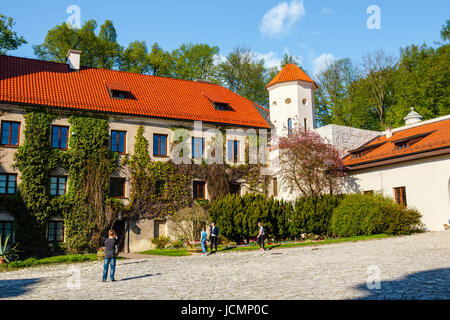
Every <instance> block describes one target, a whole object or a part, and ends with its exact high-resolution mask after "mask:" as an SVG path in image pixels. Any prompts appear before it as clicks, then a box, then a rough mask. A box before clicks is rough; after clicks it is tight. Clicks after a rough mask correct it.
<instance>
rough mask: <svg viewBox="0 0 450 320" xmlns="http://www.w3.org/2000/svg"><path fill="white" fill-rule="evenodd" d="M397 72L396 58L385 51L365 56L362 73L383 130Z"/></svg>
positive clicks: (369, 99) (371, 103)
mask: <svg viewBox="0 0 450 320" xmlns="http://www.w3.org/2000/svg"><path fill="white" fill-rule="evenodd" d="M395 70H396V61H395V58H394V57H392V56H389V55H387V54H386V53H385V52H384V51H383V50H376V51H374V52H371V53H367V54H365V55H364V56H363V61H362V72H363V75H364V78H365V83H366V85H367V90H368V92H369V95H368V101H369V103H370V105H371V106H372V107H373V108H374V109H375V111H376V112H377V115H378V120H379V126H380V128H381V129H384V124H385V117H386V114H385V113H386V109H387V108H388V106H389V98H390V95H391V94H392V88H393V82H392V80H393V78H394V74H395Z"/></svg>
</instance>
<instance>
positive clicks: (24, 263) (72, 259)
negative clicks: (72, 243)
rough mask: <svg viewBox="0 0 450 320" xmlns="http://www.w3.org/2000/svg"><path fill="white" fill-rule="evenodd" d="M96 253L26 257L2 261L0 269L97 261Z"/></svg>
mask: <svg viewBox="0 0 450 320" xmlns="http://www.w3.org/2000/svg"><path fill="white" fill-rule="evenodd" d="M122 259H124V258H122V257H117V260H122ZM97 260H98V258H97V254H96V253H91V254H68V255H61V256H54V257H48V258H42V259H37V258H28V259H25V260H19V261H12V262H10V263H4V264H2V265H1V266H0V271H2V270H3V271H6V270H12V269H21V268H29V267H36V266H41V265H48V264H58V263H76V262H85V261H97Z"/></svg>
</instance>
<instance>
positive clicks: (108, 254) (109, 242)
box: [102, 230, 117, 282]
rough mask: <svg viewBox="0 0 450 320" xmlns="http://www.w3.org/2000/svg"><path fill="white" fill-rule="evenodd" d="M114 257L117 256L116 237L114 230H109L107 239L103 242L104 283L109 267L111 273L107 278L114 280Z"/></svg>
mask: <svg viewBox="0 0 450 320" xmlns="http://www.w3.org/2000/svg"><path fill="white" fill-rule="evenodd" d="M116 255H117V237H116V232H115V231H114V230H109V232H108V238H107V239H106V240H105V260H104V264H103V280H102V281H103V282H105V281H106V278H107V276H108V268H109V265H111V272H110V274H109V278H110V279H111V281H116V280H114V273H115V271H116Z"/></svg>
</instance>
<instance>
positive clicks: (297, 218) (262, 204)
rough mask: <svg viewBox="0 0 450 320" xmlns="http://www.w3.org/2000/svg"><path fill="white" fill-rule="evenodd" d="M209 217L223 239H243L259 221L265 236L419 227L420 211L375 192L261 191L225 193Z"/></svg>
mask: <svg viewBox="0 0 450 320" xmlns="http://www.w3.org/2000/svg"><path fill="white" fill-rule="evenodd" d="M208 212H209V215H210V218H211V220H212V221H214V222H215V223H216V225H217V226H218V227H219V230H220V234H221V235H222V236H225V237H226V238H228V239H230V240H233V241H236V242H242V241H243V240H247V241H248V240H250V239H251V238H254V237H256V235H257V233H258V225H257V223H258V221H261V222H262V223H263V226H264V230H265V231H266V234H267V235H268V237H269V238H273V239H275V240H281V239H283V240H284V239H286V240H287V239H299V238H301V236H302V234H313V235H319V236H325V235H328V236H330V235H335V236H339V237H351V236H370V235H374V234H383V233H384V234H391V235H400V234H411V233H413V232H420V231H421V229H420V228H421V227H422V224H421V222H420V218H421V215H420V213H419V212H418V211H417V210H415V209H406V208H402V207H401V206H399V205H398V204H396V203H395V202H394V201H393V200H392V199H391V198H386V197H383V196H382V195H380V194H375V195H365V194H351V195H343V196H332V195H323V196H321V197H318V198H314V197H310V198H299V199H297V200H296V201H295V202H293V203H292V202H288V201H283V200H275V199H274V198H269V199H266V198H265V197H264V196H262V195H254V194H253V195H249V194H247V195H245V196H242V197H241V196H238V195H227V196H224V197H221V198H217V199H216V200H215V201H214V202H213V203H212V204H211V207H210V209H209V211H208Z"/></svg>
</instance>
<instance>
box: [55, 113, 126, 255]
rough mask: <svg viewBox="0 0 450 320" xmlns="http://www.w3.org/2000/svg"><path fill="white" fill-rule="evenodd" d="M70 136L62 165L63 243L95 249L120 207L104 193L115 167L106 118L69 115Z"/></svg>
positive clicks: (77, 248) (74, 249)
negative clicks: (64, 183)
mask: <svg viewBox="0 0 450 320" xmlns="http://www.w3.org/2000/svg"><path fill="white" fill-rule="evenodd" d="M69 123H70V124H71V132H72V134H71V139H70V141H69V150H68V151H66V152H65V157H64V161H63V166H64V167H65V168H66V170H67V171H68V173H69V177H70V179H69V191H68V193H67V195H65V196H64V197H63V198H62V199H64V200H65V206H64V207H63V212H64V216H65V228H66V229H65V231H66V235H67V237H66V244H67V246H68V248H69V251H71V252H94V251H95V250H96V249H97V248H98V247H99V246H100V241H101V235H102V234H103V233H104V232H105V231H106V230H107V229H109V228H110V227H111V224H112V221H113V220H114V216H113V215H114V213H115V212H118V211H119V210H120V209H121V206H120V204H118V203H116V202H114V201H113V200H112V199H110V198H109V196H108V195H107V191H108V183H109V176H110V175H111V174H112V173H113V172H114V171H115V170H116V169H117V158H118V155H117V153H113V152H110V151H109V147H108V142H109V130H108V119H106V118H103V117H96V116H90V115H73V116H71V117H70V118H69Z"/></svg>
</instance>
